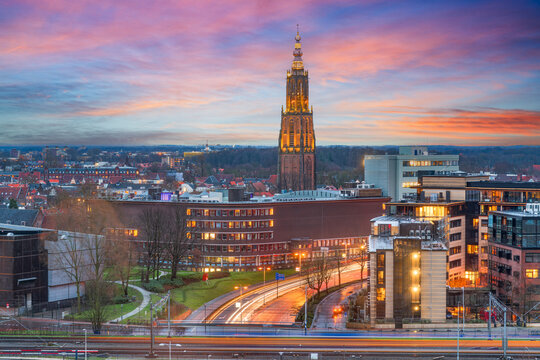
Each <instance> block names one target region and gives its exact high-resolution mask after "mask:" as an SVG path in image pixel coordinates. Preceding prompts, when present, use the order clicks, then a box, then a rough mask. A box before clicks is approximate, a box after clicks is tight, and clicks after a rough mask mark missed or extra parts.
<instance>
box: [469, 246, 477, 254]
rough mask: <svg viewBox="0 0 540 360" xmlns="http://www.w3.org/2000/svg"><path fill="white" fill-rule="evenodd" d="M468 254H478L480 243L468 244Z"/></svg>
mask: <svg viewBox="0 0 540 360" xmlns="http://www.w3.org/2000/svg"><path fill="white" fill-rule="evenodd" d="M467 254H478V245H467Z"/></svg>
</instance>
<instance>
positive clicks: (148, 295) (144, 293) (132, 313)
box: [109, 281, 152, 323]
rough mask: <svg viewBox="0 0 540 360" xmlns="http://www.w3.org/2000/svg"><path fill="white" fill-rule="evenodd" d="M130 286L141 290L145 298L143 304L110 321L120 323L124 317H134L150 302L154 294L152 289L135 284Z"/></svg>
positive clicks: (118, 282)
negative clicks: (148, 289)
mask: <svg viewBox="0 0 540 360" xmlns="http://www.w3.org/2000/svg"><path fill="white" fill-rule="evenodd" d="M115 283H117V284H121V282H120V281H115ZM129 287H130V288H132V289H135V290H137V291H138V292H140V293H141V294H142V296H143V300H142V302H141V304H140V305H139V306H137V307H136V308H135V309H133V310H132V311H130V312H128V313H127V314H125V315H123V316H120V317H119V318H116V319H113V320H111V321H109V323H118V322H120V321H122V320H124V319H127V318H129V317H132V316H133V315H136V314H138V313H139V312H141V311H142V310H143V309H144V308H145V307H146V306H147V305H148V304H149V303H150V295H151V294H152V293H151V292H150V291H147V290H145V289H143V288H141V287H138V286H135V285H131V284H130V285H129Z"/></svg>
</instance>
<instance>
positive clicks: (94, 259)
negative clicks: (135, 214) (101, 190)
mask: <svg viewBox="0 0 540 360" xmlns="http://www.w3.org/2000/svg"><path fill="white" fill-rule="evenodd" d="M119 225H120V222H119V221H118V218H117V216H116V211H115V210H114V208H113V207H112V206H111V204H110V203H108V202H107V201H104V200H92V201H88V200H87V199H77V200H75V199H67V200H65V201H64V202H63V203H62V204H61V206H60V209H59V212H58V216H57V227H58V228H59V229H62V230H67V231H71V232H72V234H71V236H73V237H74V238H75V239H76V241H74V242H68V243H67V244H68V245H69V246H70V247H71V249H72V250H74V251H71V254H73V253H76V252H77V251H79V249H80V251H82V259H81V261H83V262H84V264H83V266H82V270H83V271H82V273H81V276H84V277H85V279H86V300H87V304H88V305H89V307H90V320H91V321H92V327H93V329H94V331H99V330H100V329H101V324H102V323H103V321H104V319H105V315H104V313H103V312H104V311H105V310H104V309H105V308H104V306H105V305H106V304H107V302H108V301H109V300H108V298H109V296H110V291H109V290H108V289H109V287H110V284H108V282H107V281H106V279H105V269H106V265H107V263H108V257H109V254H108V252H107V249H109V247H108V246H107V230H108V229H111V228H116V227H119ZM74 246H77V247H79V248H78V249H75V248H74ZM68 260H69V261H72V263H74V261H73V260H74V259H73V257H72V255H69V254H68ZM78 302H80V296H79V294H78Z"/></svg>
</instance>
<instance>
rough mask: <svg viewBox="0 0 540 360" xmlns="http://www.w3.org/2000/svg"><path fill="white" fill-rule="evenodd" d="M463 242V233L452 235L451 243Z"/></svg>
mask: <svg viewBox="0 0 540 360" xmlns="http://www.w3.org/2000/svg"><path fill="white" fill-rule="evenodd" d="M457 240H461V233H455V234H450V241H457Z"/></svg>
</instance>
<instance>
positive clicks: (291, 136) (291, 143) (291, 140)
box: [289, 120, 294, 146]
mask: <svg viewBox="0 0 540 360" xmlns="http://www.w3.org/2000/svg"><path fill="white" fill-rule="evenodd" d="M289 146H294V123H293V122H292V120H291V122H290V124H289Z"/></svg>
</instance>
